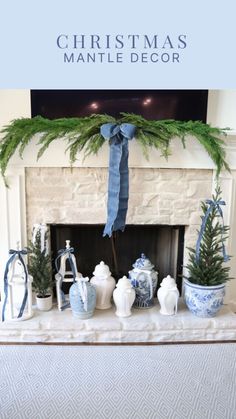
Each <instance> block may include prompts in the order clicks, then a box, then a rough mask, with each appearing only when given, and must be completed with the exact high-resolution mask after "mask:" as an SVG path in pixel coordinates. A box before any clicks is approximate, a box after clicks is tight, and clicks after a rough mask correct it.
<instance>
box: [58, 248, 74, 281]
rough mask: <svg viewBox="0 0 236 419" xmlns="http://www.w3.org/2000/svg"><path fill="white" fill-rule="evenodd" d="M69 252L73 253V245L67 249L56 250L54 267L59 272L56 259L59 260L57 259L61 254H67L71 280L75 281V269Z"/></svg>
mask: <svg viewBox="0 0 236 419" xmlns="http://www.w3.org/2000/svg"><path fill="white" fill-rule="evenodd" d="M71 253H74V248H73V247H69V248H68V249H61V250H58V256H57V258H56V260H55V267H56V271H57V272H58V273H59V267H58V261H59V259H61V257H62V256H64V255H66V254H68V260H69V264H70V268H71V272H72V274H73V281H74V282H75V278H76V270H75V265H74V262H73V260H72V257H71Z"/></svg>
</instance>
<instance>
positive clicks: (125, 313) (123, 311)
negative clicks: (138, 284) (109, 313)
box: [113, 276, 135, 317]
mask: <svg viewBox="0 0 236 419" xmlns="http://www.w3.org/2000/svg"><path fill="white" fill-rule="evenodd" d="M113 300H114V303H115V305H116V315H117V316H118V317H129V316H131V307H132V305H133V303H134V300H135V290H134V288H133V287H132V285H131V283H130V281H129V280H128V278H127V277H126V276H123V278H120V279H119V281H118V283H117V285H116V289H115V290H114V292H113Z"/></svg>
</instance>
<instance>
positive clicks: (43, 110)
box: [31, 90, 208, 122]
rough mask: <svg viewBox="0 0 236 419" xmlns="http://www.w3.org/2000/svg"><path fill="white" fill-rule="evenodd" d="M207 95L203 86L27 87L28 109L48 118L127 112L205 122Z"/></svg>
mask: <svg viewBox="0 0 236 419" xmlns="http://www.w3.org/2000/svg"><path fill="white" fill-rule="evenodd" d="M207 98H208V91H207V90H31V110H32V117H34V116H37V115H41V116H43V117H45V118H49V119H56V118H66V117H83V116H89V115H91V114H94V113H101V114H104V113H106V114H108V115H112V116H114V117H118V116H119V114H120V113H121V112H128V113H135V114H138V115H142V116H143V117H144V118H146V119H149V120H151V119H158V120H159V119H176V120H179V121H188V120H193V121H197V120H199V121H203V122H206V114H207Z"/></svg>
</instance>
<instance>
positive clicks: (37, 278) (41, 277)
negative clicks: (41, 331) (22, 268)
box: [28, 231, 53, 311]
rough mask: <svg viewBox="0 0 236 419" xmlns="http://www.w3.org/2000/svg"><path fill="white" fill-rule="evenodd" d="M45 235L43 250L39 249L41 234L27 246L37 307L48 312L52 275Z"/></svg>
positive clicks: (50, 304) (50, 299)
mask: <svg viewBox="0 0 236 419" xmlns="http://www.w3.org/2000/svg"><path fill="white" fill-rule="evenodd" d="M46 241H47V234H46V235H45V237H44V246H43V250H42V248H41V234H40V231H38V232H37V234H36V237H35V240H34V242H31V243H30V245H29V250H30V252H31V253H30V254H29V262H28V270H29V273H30V275H32V277H33V283H32V285H33V290H34V291H35V292H36V301H37V307H38V309H39V310H43V311H48V310H50V309H51V308H52V285H53V282H52V273H51V257H50V255H49V254H47V248H46Z"/></svg>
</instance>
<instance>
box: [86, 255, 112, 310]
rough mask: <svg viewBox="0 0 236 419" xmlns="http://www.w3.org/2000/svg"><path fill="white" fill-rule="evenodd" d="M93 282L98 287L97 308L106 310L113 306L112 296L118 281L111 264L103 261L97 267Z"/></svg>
mask: <svg viewBox="0 0 236 419" xmlns="http://www.w3.org/2000/svg"><path fill="white" fill-rule="evenodd" d="M93 275H94V276H93V277H92V279H91V281H90V282H91V284H92V285H94V286H95V288H96V295H97V297H96V308H98V309H101V310H105V309H107V308H110V307H111V297H112V293H113V290H114V288H115V286H116V281H115V280H114V278H113V277H112V276H111V272H110V269H109V266H107V265H105V263H104V262H103V261H102V262H100V263H99V265H97V266H96V267H95V270H94V272H93Z"/></svg>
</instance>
